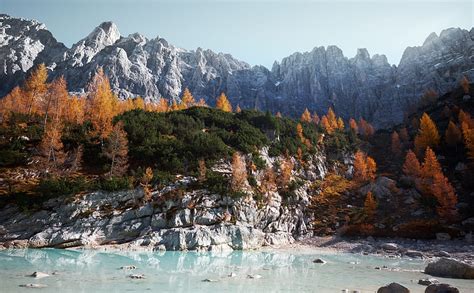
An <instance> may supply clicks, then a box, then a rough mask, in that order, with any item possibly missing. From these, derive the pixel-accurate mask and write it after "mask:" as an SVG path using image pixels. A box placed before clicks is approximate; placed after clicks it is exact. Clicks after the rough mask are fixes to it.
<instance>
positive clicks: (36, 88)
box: [24, 63, 48, 114]
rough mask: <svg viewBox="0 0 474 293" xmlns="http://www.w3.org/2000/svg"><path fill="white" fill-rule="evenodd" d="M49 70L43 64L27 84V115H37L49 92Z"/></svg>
mask: <svg viewBox="0 0 474 293" xmlns="http://www.w3.org/2000/svg"><path fill="white" fill-rule="evenodd" d="M47 79H48V70H47V69H46V66H45V65H44V64H43V63H41V64H40V65H38V67H37V68H36V69H35V70H34V71H33V73H32V74H31V75H30V77H29V78H28V79H27V80H26V82H25V90H24V94H25V97H26V113H27V114H31V113H36V111H37V110H38V106H39V103H41V102H42V101H43V99H44V96H45V95H46V92H47V90H48V84H47V83H46V80H47Z"/></svg>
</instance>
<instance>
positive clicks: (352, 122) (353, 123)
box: [349, 118, 359, 134]
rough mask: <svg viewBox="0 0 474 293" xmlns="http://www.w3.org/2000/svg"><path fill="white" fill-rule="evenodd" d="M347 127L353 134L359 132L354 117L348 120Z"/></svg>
mask: <svg viewBox="0 0 474 293" xmlns="http://www.w3.org/2000/svg"><path fill="white" fill-rule="evenodd" d="M349 127H350V129H351V130H352V131H353V132H354V133H355V134H358V133H359V127H358V126H357V122H356V121H355V120H354V118H351V119H350V120H349Z"/></svg>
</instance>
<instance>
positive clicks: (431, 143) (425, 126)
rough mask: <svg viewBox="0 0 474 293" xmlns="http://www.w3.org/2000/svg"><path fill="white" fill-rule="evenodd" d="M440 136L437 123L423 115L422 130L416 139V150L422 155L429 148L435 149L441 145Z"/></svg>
mask: <svg viewBox="0 0 474 293" xmlns="http://www.w3.org/2000/svg"><path fill="white" fill-rule="evenodd" d="M439 139H440V138H439V134H438V129H437V128H436V125H435V123H434V122H433V120H431V118H430V116H429V115H428V114H426V113H423V116H422V117H421V119H420V128H419V129H418V134H417V135H416V137H415V150H416V151H417V153H419V154H422V153H423V152H424V151H425V149H426V148H427V147H430V148H435V147H437V146H438V145H439Z"/></svg>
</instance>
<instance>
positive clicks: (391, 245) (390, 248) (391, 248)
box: [380, 243, 398, 251]
mask: <svg viewBox="0 0 474 293" xmlns="http://www.w3.org/2000/svg"><path fill="white" fill-rule="evenodd" d="M380 247H382V249H383V250H388V251H395V250H398V245H397V244H395V243H384V244H382V245H381V246H380Z"/></svg>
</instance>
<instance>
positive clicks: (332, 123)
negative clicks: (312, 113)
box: [327, 107, 339, 130]
mask: <svg viewBox="0 0 474 293" xmlns="http://www.w3.org/2000/svg"><path fill="white" fill-rule="evenodd" d="M327 117H328V122H329V125H330V126H331V129H332V130H336V129H338V128H339V124H338V122H337V116H336V113H334V110H333V109H332V108H331V107H330V108H329V109H328V114H327Z"/></svg>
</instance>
